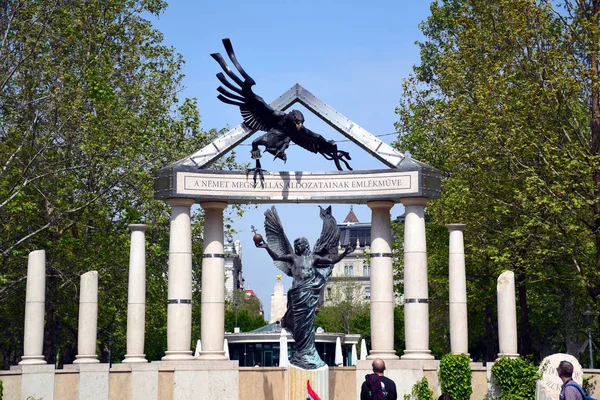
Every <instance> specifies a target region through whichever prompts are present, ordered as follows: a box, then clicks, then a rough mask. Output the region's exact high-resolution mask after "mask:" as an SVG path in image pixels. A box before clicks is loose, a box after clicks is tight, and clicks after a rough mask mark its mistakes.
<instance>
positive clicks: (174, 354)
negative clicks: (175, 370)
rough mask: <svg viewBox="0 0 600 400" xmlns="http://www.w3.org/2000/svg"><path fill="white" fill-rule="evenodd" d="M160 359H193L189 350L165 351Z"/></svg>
mask: <svg viewBox="0 0 600 400" xmlns="http://www.w3.org/2000/svg"><path fill="white" fill-rule="evenodd" d="M161 360H162V361H191V360H194V356H192V351H191V350H179V351H177V350H174V351H166V352H165V356H164V357H163V358H161Z"/></svg>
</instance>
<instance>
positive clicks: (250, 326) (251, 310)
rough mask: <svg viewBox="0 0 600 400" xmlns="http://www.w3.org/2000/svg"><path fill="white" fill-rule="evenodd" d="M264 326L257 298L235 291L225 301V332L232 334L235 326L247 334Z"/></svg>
mask: <svg viewBox="0 0 600 400" xmlns="http://www.w3.org/2000/svg"><path fill="white" fill-rule="evenodd" d="M236 323H237V325H236ZM266 324H267V322H266V321H265V318H264V315H263V309H262V304H261V303H260V300H259V299H258V298H256V297H250V296H248V295H247V294H246V292H245V291H243V290H237V289H236V290H234V291H233V294H232V296H231V299H228V300H226V301H225V331H226V332H233V330H234V328H235V327H236V326H237V327H239V328H240V330H241V331H242V332H249V331H251V330H254V329H256V328H260V327H261V326H265V325H266Z"/></svg>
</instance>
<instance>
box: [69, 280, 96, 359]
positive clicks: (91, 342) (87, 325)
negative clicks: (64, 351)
mask: <svg viewBox="0 0 600 400" xmlns="http://www.w3.org/2000/svg"><path fill="white" fill-rule="evenodd" d="M97 335H98V271H90V272H86V273H85V274H83V275H81V287H80V288H79V329H78V334H77V355H76V356H75V358H76V360H75V361H73V364H92V363H98V362H100V361H99V360H98V356H97V354H96V337H97Z"/></svg>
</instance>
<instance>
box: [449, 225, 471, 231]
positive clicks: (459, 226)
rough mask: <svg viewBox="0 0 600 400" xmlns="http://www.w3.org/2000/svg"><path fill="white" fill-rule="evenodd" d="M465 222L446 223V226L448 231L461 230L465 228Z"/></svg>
mask: <svg viewBox="0 0 600 400" xmlns="http://www.w3.org/2000/svg"><path fill="white" fill-rule="evenodd" d="M465 226H467V225H466V224H446V228H448V230H450V231H462V230H464V229H465Z"/></svg>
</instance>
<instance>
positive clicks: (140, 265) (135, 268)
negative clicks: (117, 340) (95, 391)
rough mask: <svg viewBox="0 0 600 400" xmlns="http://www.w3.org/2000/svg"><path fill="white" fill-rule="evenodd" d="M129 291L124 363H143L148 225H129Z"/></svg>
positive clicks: (144, 356) (144, 357) (144, 359)
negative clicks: (146, 233) (146, 232)
mask: <svg viewBox="0 0 600 400" xmlns="http://www.w3.org/2000/svg"><path fill="white" fill-rule="evenodd" d="M128 228H129V230H130V231H131V247H130V250H129V289H128V293H127V354H125V359H124V360H123V362H124V363H145V362H148V360H146V355H145V354H144V338H145V329H146V237H145V233H144V232H145V231H146V229H148V225H144V224H131V225H129V226H128Z"/></svg>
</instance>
